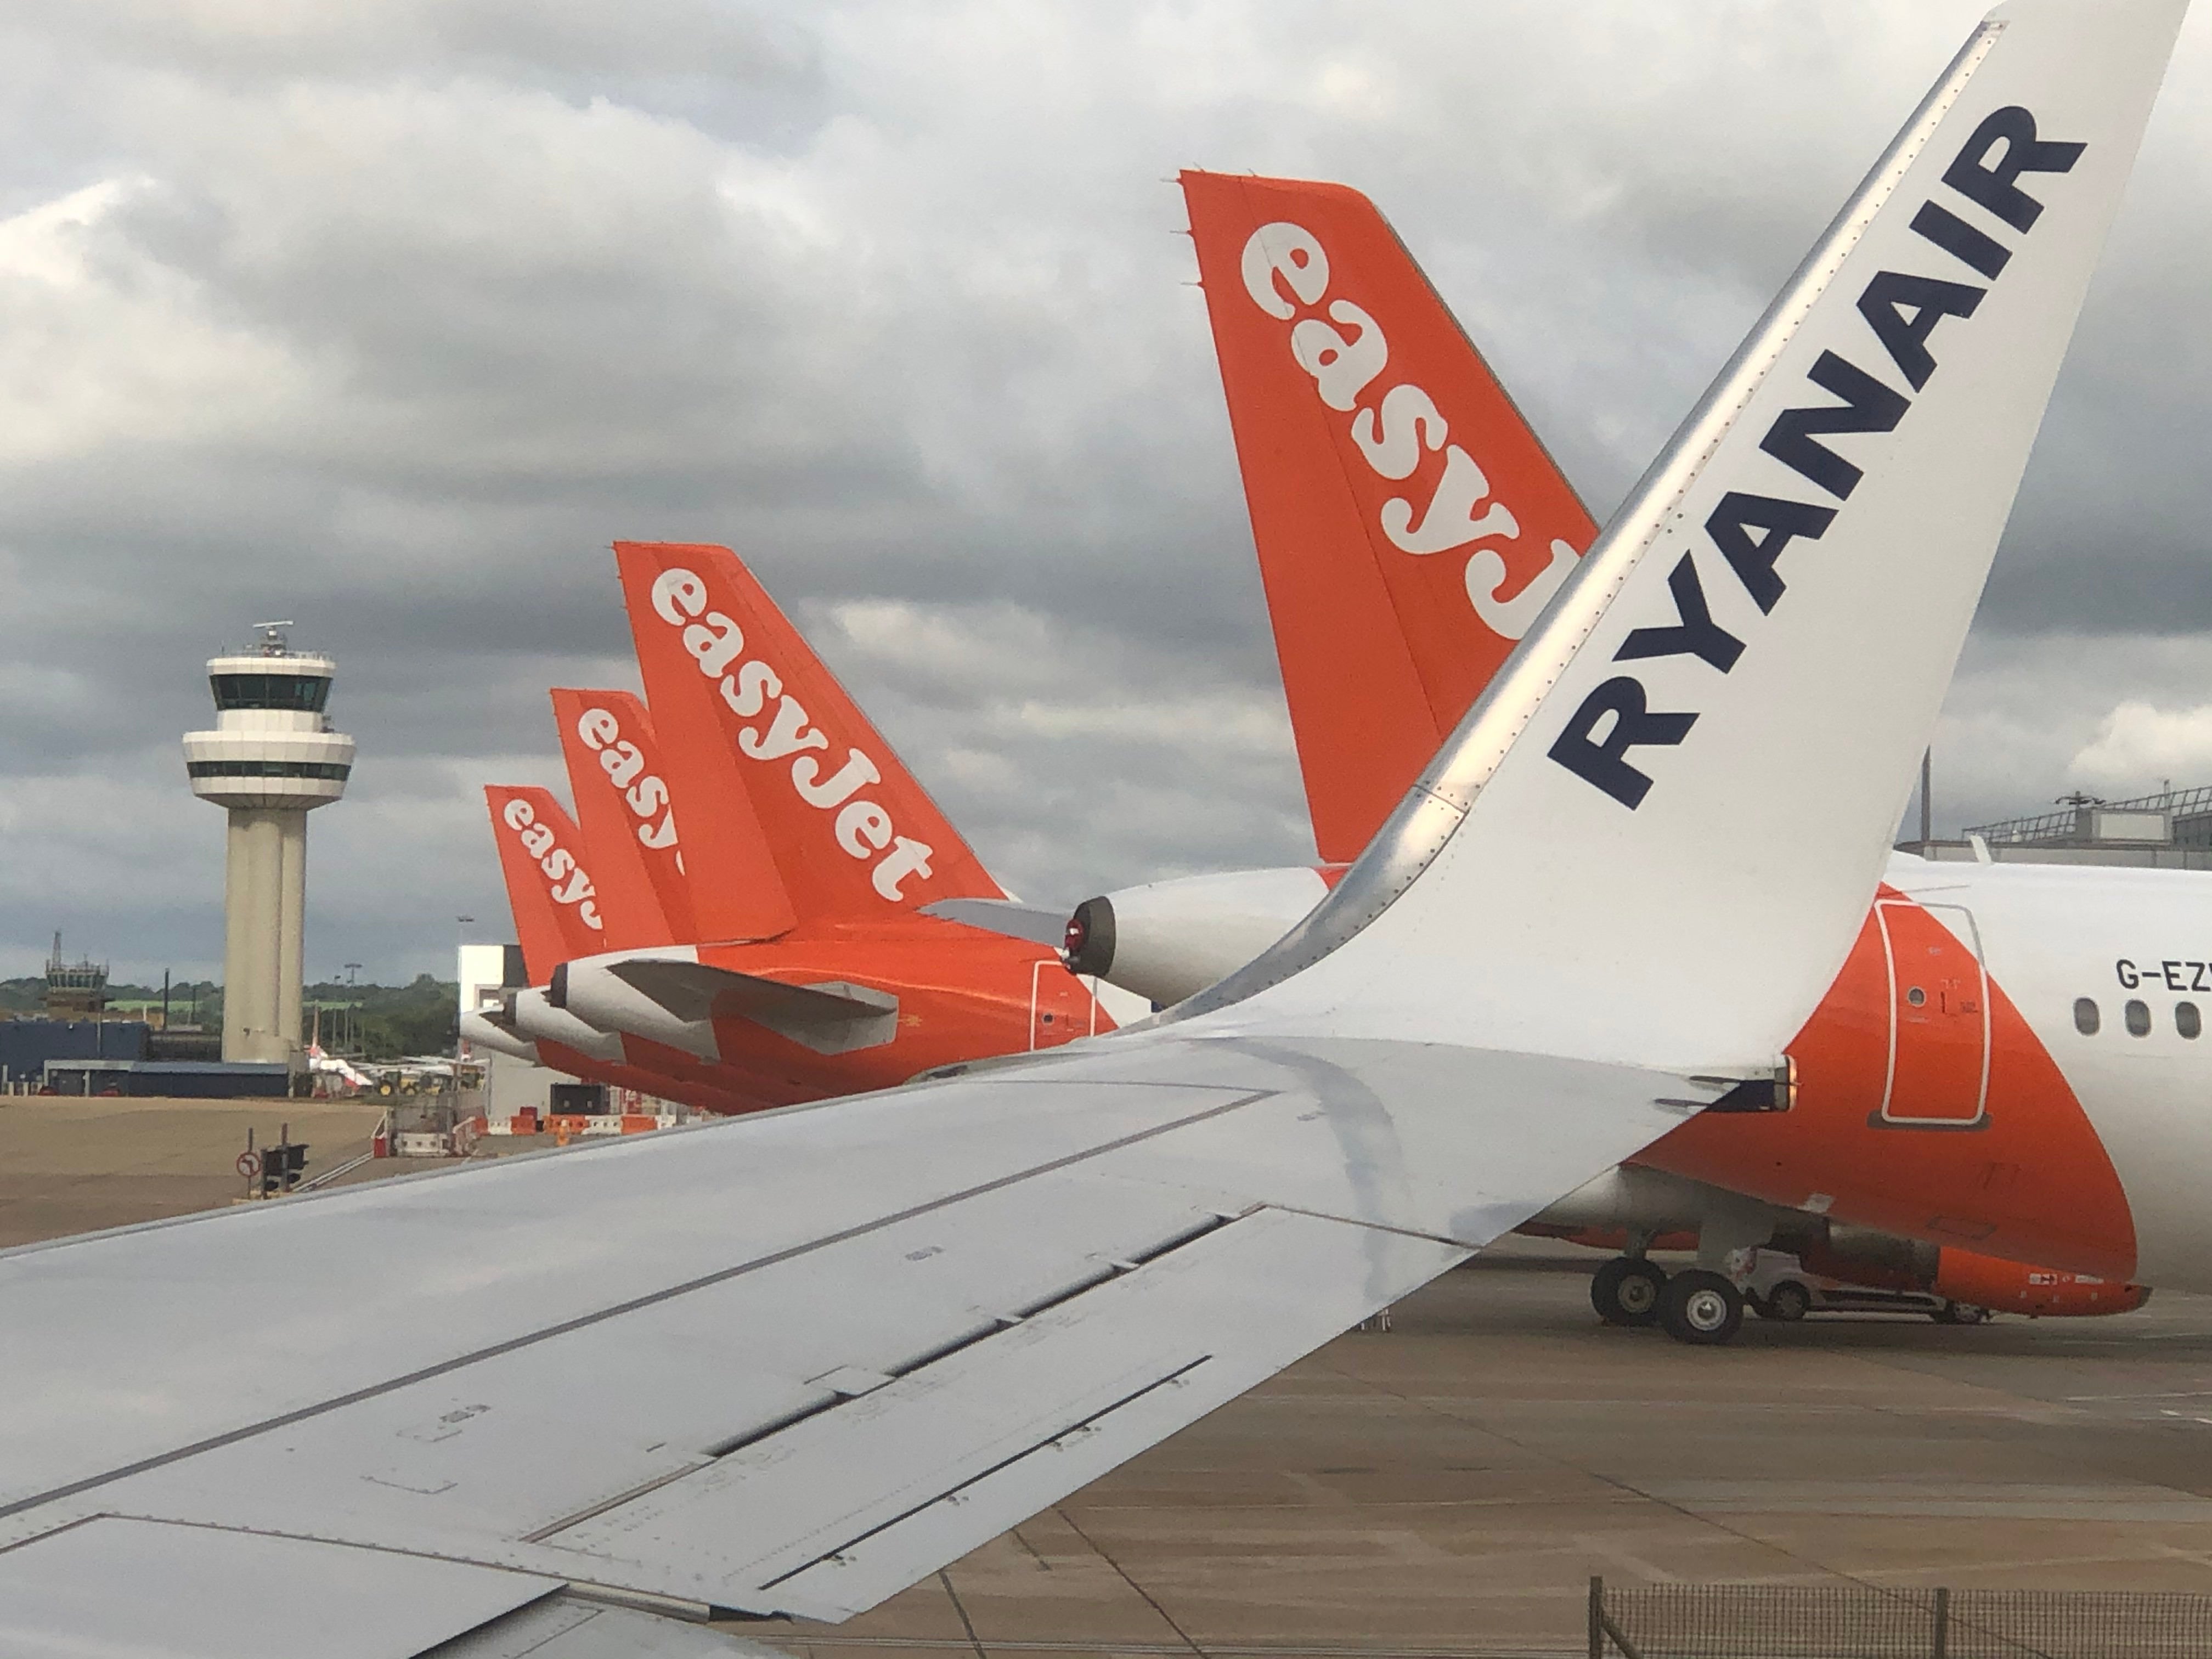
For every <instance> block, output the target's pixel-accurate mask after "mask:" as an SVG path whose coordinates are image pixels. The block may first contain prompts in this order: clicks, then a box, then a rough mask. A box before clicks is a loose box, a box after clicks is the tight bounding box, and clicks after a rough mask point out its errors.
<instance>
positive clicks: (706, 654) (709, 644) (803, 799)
mask: <svg viewBox="0 0 2212 1659" xmlns="http://www.w3.org/2000/svg"><path fill="white" fill-rule="evenodd" d="M615 556H616V559H617V563H618V564H619V565H620V567H621V570H622V580H623V602H624V603H625V604H626V605H628V606H629V617H630V629H631V632H632V633H633V634H634V635H635V637H636V641H637V654H638V661H639V663H640V664H641V666H643V668H644V670H645V674H646V696H647V698H648V699H649V700H650V701H651V702H652V704H653V714H654V718H655V720H656V721H657V722H658V726H659V731H660V733H661V737H662V740H663V743H664V745H665V747H667V748H668V749H670V750H671V751H673V750H675V749H676V747H677V745H678V743H679V742H681V743H682V744H684V748H685V751H686V753H687V755H689V756H690V757H696V758H694V759H693V761H692V765H693V766H695V767H696V768H698V769H704V768H706V767H708V765H710V764H719V765H720V766H722V767H725V768H729V767H735V768H738V769H741V772H742V775H743V777H744V786H745V788H746V789H747V791H748V792H749V793H750V798H751V801H752V808H753V811H755V812H756V813H757V814H758V821H759V823H760V826H761V828H762V829H763V831H764V832H765V844H766V845H767V846H768V847H769V848H773V849H774V854H775V865H776V867H777V868H778V869H780V870H781V872H783V880H784V884H785V887H786V888H787V890H788V892H789V894H790V902H791V903H792V905H793V907H794V908H795V912H796V914H797V915H799V916H800V917H802V918H812V917H817V916H836V917H844V918H865V917H870V916H878V915H890V914H893V913H896V912H901V911H911V910H916V909H919V908H921V906H923V905H925V904H928V903H930V902H933V901H934V900H938V899H945V898H956V897H961V898H964V897H987V898H997V897H1000V896H1002V895H1001V894H1000V889H999V886H998V884H997V883H995V882H994V881H993V880H992V879H991V878H990V876H989V874H988V873H987V872H986V871H985V870H984V868H983V866H982V864H981V861H980V860H977V858H976V857H975V854H974V853H973V852H971V851H969V848H968V844H967V842H964V841H963V840H962V839H961V838H960V835H959V832H958V831H957V830H956V829H953V827H952V825H951V821H950V820H948V819H947V818H946V817H945V815H944V814H943V813H942V812H941V811H939V810H938V807H937V804H936V802H934V801H933V800H932V799H930V798H929V795H928V793H927V791H926V790H924V789H923V788H922V787H921V784H919V783H918V782H916V781H915V779H914V777H913V776H912V775H910V774H909V773H908V771H907V769H906V768H905V766H904V765H902V763H900V761H899V758H898V757H897V756H896V755H895V754H893V753H892V752H891V750H890V745H889V744H886V743H884V740H883V738H882V736H881V735H880V734H879V733H878V732H877V731H876V729H875V727H874V726H872V725H871V724H870V723H869V721H868V719H867V716H866V715H865V714H862V713H861V712H860V708H859V706H858V705H857V704H855V703H854V702H853V700H852V698H851V696H848V694H847V692H846V690H845V688H844V687H843V686H842V685H840V684H838V683H837V679H836V676H835V675H833V674H832V673H830V671H829V669H828V668H827V667H826V666H824V665H823V662H822V660H821V659H820V658H818V657H817V656H816V655H815V654H814V652H813V650H812V649H811V647H809V646H808V645H807V643H806V641H805V640H804V639H803V638H801V637H800V635H799V630H798V629H795V628H793V626H792V625H791V623H789V621H787V619H786V618H785V617H784V614H783V613H782V611H779V610H778V609H776V606H775V601H774V600H773V599H769V596H768V593H767V592H766V590H764V589H763V587H762V586H761V585H760V583H759V582H758V581H757V580H755V579H754V577H753V574H752V573H751V572H750V570H748V569H746V568H745V567H744V563H743V562H741V561H740V560H739V559H738V556H737V555H736V554H734V553H732V552H731V551H730V550H729V549H727V548H726V547H706V546H694V545H680V544H668V543H644V542H618V543H617V544H615ZM679 734H680V735H679ZM685 789H686V793H687V794H688V793H689V784H688V782H687V783H686V785H685ZM684 833H685V835H686V836H687V837H691V838H692V839H693V840H694V844H695V845H696V835H695V832H694V831H692V830H691V829H689V828H687V829H685V831H684ZM695 890H696V878H695Z"/></svg>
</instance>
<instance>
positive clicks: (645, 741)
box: [553, 687, 699, 951]
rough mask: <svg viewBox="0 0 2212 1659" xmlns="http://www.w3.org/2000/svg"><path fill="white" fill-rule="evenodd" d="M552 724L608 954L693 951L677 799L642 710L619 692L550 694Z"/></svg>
mask: <svg viewBox="0 0 2212 1659" xmlns="http://www.w3.org/2000/svg"><path fill="white" fill-rule="evenodd" d="M553 721H554V724H555V725H556V726H558V727H559V728H560V732H561V758H562V760H563V761H565V762H567V763H568V793H570V794H571V795H573V796H574V798H575V801H576V821H577V823H580V825H581V826H582V827H583V831H584V842H585V845H586V848H589V849H590V852H591V855H592V873H593V874H594V875H595V876H597V877H598V878H599V914H600V915H601V916H602V917H603V918H604V919H605V921H606V925H607V927H606V932H607V943H606V948H607V949H608V950H610V951H629V950H635V949H641V948H643V947H646V946H649V945H672V944H676V943H678V942H681V943H684V944H690V943H692V942H694V941H696V939H698V937H699V935H698V933H697V932H696V929H695V928H694V927H693V923H692V920H691V894H690V890H689V888H688V887H687V885H686V884H685V882H684V865H683V849H682V848H681V847H680V846H679V845H678V842H677V829H676V805H675V795H674V792H673V789H672V788H671V785H670V783H669V781H668V774H667V769H666V768H665V766H664V765H663V764H662V762H661V756H660V746H659V744H658V743H657V742H656V741H655V740H654V738H653V720H652V718H651V717H650V716H649V715H648V714H647V713H646V709H645V704H644V703H643V702H641V701H640V700H639V699H638V698H636V697H635V696H631V695H630V694H629V692H627V691H578V690H568V689H565V688H559V687H556V689H555V690H554V692H553Z"/></svg>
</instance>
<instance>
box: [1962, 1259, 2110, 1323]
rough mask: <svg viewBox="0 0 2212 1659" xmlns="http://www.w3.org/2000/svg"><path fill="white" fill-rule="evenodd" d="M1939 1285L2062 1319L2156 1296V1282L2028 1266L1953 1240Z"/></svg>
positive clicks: (1973, 1298)
mask: <svg viewBox="0 0 2212 1659" xmlns="http://www.w3.org/2000/svg"><path fill="white" fill-rule="evenodd" d="M1935 1290H1936V1294H1937V1295H1938V1296H1947V1297H1950V1298H1951V1300H1952V1301H1954V1302H1971V1303H1972V1304H1974V1305H1975V1306H1976V1307H1978V1308H1993V1309H1996V1310H1997V1311H1999V1312H2001V1313H2022V1314H2033V1315H2036V1316H2039V1317H2043V1318H2057V1319H2064V1318H2080V1317H2082V1316H2093V1315H2098V1314H2116V1313H2127V1312H2130V1311H2131V1310H2134V1309H2136V1308H2140V1307H2142V1304H2144V1303H2146V1302H2148V1301H2149V1300H2150V1287H2149V1286H2148V1285H2118V1284H2114V1283H2113V1282H2112V1280H2111V1279H2094V1278H2092V1277H2090V1276H2089V1275H2088V1274H2087V1273H2060V1272H2059V1271H2057V1269H2056V1268H2053V1267H2022V1266H2021V1264H2020V1263H2019V1262H2017V1261H1999V1260H1997V1258H1996V1257H1995V1256H1990V1255H1975V1254H1974V1252H1973V1251H1972V1250H1958V1249H1952V1248H1951V1247H1950V1246H1949V1245H1948V1244H1947V1245H1945V1246H1944V1247H1943V1256H1942V1261H1941V1262H1940V1263H1939V1264H1938V1266H1937V1267H1936V1282H1935Z"/></svg>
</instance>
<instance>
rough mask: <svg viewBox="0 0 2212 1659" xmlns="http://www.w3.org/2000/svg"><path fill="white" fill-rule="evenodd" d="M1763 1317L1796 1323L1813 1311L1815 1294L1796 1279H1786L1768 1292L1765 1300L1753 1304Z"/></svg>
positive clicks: (1786, 1322)
mask: <svg viewBox="0 0 2212 1659" xmlns="http://www.w3.org/2000/svg"><path fill="white" fill-rule="evenodd" d="M1752 1305H1753V1307H1755V1308H1757V1309H1758V1310H1759V1317H1760V1318H1761V1319H1778V1320H1781V1321H1782V1322H1784V1323H1785V1324H1794V1323H1795V1322H1797V1321H1798V1320H1800V1319H1802V1318H1803V1317H1804V1316H1806V1315H1807V1314H1808V1313H1810V1312H1812V1311H1813V1294H1812V1292H1811V1291H1808V1290H1807V1289H1806V1288H1805V1287H1804V1286H1803V1285H1800V1284H1799V1283H1798V1282H1797V1281H1796V1279H1784V1280H1783V1281H1782V1282H1781V1283H1780V1284H1779V1285H1776V1286H1775V1287H1774V1288H1773V1289H1772V1290H1771V1291H1768V1292H1767V1293H1766V1299H1765V1301H1764V1302H1758V1303H1754V1304H1752Z"/></svg>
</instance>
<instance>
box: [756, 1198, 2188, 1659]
mask: <svg viewBox="0 0 2212 1659" xmlns="http://www.w3.org/2000/svg"><path fill="white" fill-rule="evenodd" d="M1510 1244H1511V1245H1512V1246H1513V1247H1515V1248H1514V1250H1513V1253H1512V1255H1510V1256H1508V1257H1507V1258H1506V1259H1504V1260H1499V1261H1481V1262H1478V1263H1476V1264H1475V1265H1474V1266H1473V1267H1468V1268H1466V1269H1463V1270H1462V1271H1461V1272H1458V1273H1452V1274H1449V1275H1448V1276H1447V1277H1446V1278H1445V1279H1443V1280H1442V1281H1440V1282H1438V1283H1437V1284H1436V1285H1431V1286H1430V1287H1429V1288H1428V1289H1426V1290H1425V1291H1421V1292H1420V1293H1419V1294H1418V1295H1417V1296H1415V1297H1412V1298H1411V1299H1409V1300H1408V1301H1407V1302H1406V1303H1405V1304H1402V1305H1401V1307H1400V1309H1399V1310H1398V1316H1397V1319H1396V1322H1395V1329H1394V1330H1392V1331H1391V1332H1389V1333H1388V1334H1382V1333H1375V1332H1364V1333H1354V1334H1350V1335H1346V1336H1345V1337H1342V1338H1340V1339H1339V1340H1337V1341H1335V1342H1334V1343H1332V1344H1330V1345H1329V1346H1328V1347H1326V1348H1324V1349H1322V1351H1321V1352H1319V1353H1317V1354H1316V1355H1314V1356H1312V1357H1311V1358H1309V1359H1307V1360H1305V1361H1304V1362H1302V1363H1301V1364H1297V1365H1295V1366H1293V1367H1292V1368H1291V1370H1288V1371H1286V1372H1285V1373H1284V1374H1283V1375H1282V1376H1279V1377H1277V1378H1276V1379H1275V1380H1274V1381H1273V1382H1272V1383H1268V1384H1267V1385H1266V1386H1264V1387H1262V1388H1261V1389H1257V1390H1255V1392H1253V1393H1252V1394H1250V1395H1246V1396H1245V1397H1244V1398H1243V1399H1242V1400H1240V1401H1237V1402H1235V1403H1234V1404H1232V1405H1231V1406H1229V1407H1225V1409H1223V1410H1222V1411H1220V1412H1218V1413H1215V1414H1214V1415H1213V1416H1212V1417H1211V1418H1209V1419H1206V1421H1204V1422H1201V1423H1200V1424H1198V1425H1195V1426H1194V1427H1193V1428H1191V1429H1189V1430H1188V1431H1185V1432H1184V1433H1183V1434H1182V1435H1179V1436H1177V1437H1176V1438H1175V1439H1173V1440H1171V1441H1169V1442H1167V1443H1165V1444H1164V1445H1161V1446H1159V1447H1157V1448H1155V1449H1153V1450H1152V1452H1150V1453H1148V1454H1146V1455H1145V1456H1143V1457H1140V1458H1139V1459H1137V1460H1136V1461H1135V1462H1132V1463H1129V1464H1127V1465H1126V1466H1125V1467H1124V1468H1121V1470H1119V1471H1118V1472H1117V1473H1115V1474H1113V1475H1110V1476H1109V1477H1108V1478H1107V1479H1105V1480H1101V1481H1099V1482H1097V1484H1095V1485H1093V1486H1090V1487H1087V1488H1085V1490H1084V1491H1082V1492H1078V1493H1076V1494H1075V1495H1074V1496H1073V1497H1071V1498H1068V1499H1067V1500H1066V1502H1064V1503H1062V1504H1059V1505H1058V1506H1057V1507H1056V1508H1054V1509H1053V1510H1050V1511H1048V1513H1046V1514H1043V1515H1041V1516H1037V1517H1036V1519H1034V1520H1032V1521H1030V1522H1025V1523H1024V1525H1022V1526H1021V1527H1019V1528H1016V1529H1015V1530H1014V1531H1013V1532H1012V1533H1010V1534H1006V1536H1004V1537H1002V1538H1000V1539H999V1540H997V1541H994V1542H993V1543H991V1544H988V1545H987V1546H985V1547H983V1548H981V1549H980V1550H978V1551H976V1552H975V1553H974V1554H972V1555H970V1556H969V1557H968V1558H967V1559H965V1560H963V1561H960V1562H958V1563H957V1564H955V1565H953V1566H952V1567H951V1569H950V1570H949V1571H946V1572H945V1573H941V1574H939V1575H938V1576H937V1577H935V1578H933V1579H931V1580H929V1581H928V1582H927V1583H923V1584H921V1585H918V1586H916V1587H915V1589H911V1590H908V1592H906V1593H905V1594H904V1595H901V1596H899V1597H897V1598H896V1599H895V1600H893V1601H890V1602H887V1603H885V1604H884V1606H883V1607H879V1608H878V1609H876V1610H875V1611H874V1612H872V1613H867V1614H866V1615H864V1616H862V1617H860V1618H859V1619H856V1620H852V1621H851V1622H849V1623H848V1624H846V1625H844V1626H838V1627H836V1628H834V1629H831V1628H827V1627H823V1626H805V1625H799V1624H787V1623H782V1622H771V1623H769V1624H765V1625H761V1624H756V1625H750V1626H733V1627H732V1628H738V1629H743V1630H744V1631H745V1632H747V1633H748V1634H751V1635H755V1636H758V1637H764V1638H766V1639H768V1640H769V1641H771V1642H773V1643H774V1644H775V1645H777V1646H779V1647H781V1648H785V1649H787V1650H790V1651H792V1652H793V1653H796V1654H801V1655H805V1656H808V1659H854V1656H855V1655H857V1654H858V1653H860V1652H861V1651H864V1650H865V1651H867V1652H870V1653H873V1652H876V1651H879V1650H898V1649H905V1650H912V1651H914V1652H915V1653H917V1654H920V1653H924V1652H936V1651H941V1650H948V1649H958V1650H967V1651H969V1652H971V1653H973V1654H975V1655H977V1656H979V1659H980V1656H982V1655H985V1654H987V1653H998V1652H1003V1653H1018V1652H1028V1651H1038V1650H1048V1651H1052V1652H1054V1653H1058V1652H1062V1651H1080V1652H1085V1653H1099V1654H1108V1653H1190V1652H1192V1651H1194V1650H1202V1651H1211V1652H1222V1653H1284V1654H1302V1655H1313V1654H1324V1653H1347V1654H1359V1655H1382V1654H1390V1655H1405V1654H1438V1655H1462V1654H1477V1653H1480V1654H1490V1653H1504V1652H1516V1651H1544V1650H1576V1651H1578V1650H1581V1648H1582V1645H1583V1618H1584V1613H1583V1601H1584V1596H1585V1595H1586V1587H1587V1584H1588V1581H1589V1576H1590V1575H1591V1574H1593V1573H1597V1574H1602V1575H1603V1576H1604V1577H1606V1578H1607V1581H1608V1582H1612V1583H1622V1584H1635V1583H1665V1582H1669V1581H1674V1580H1682V1581H1691V1582H1728V1583H1742V1582H1756V1581H1765V1582H1771V1583H1836V1582H1838V1581H1839V1580H1857V1581H1861V1582H1865V1583H1881V1584H1894V1585H1924V1586H1934V1585H1938V1584H1945V1585H1950V1586H1953V1587H1960V1588H1963V1587H1977V1588H1992V1589H1994V1588H2032V1589H2182V1590H2191V1591H2196V1592H2199V1593H2212V1298H2207V1297H2184V1296H2171V1295H2169V1296H2160V1297H2154V1299H2153V1300H2152V1302H2151V1304H2150V1305H2149V1306H2148V1308H2146V1309H2144V1310H2142V1311H2141V1312H2138V1313H2134V1314H2127V1315H2122V1316H2118V1317H2115V1318H2112V1319H2107V1320H2073V1321H2057V1320H2053V1321H2043V1322H2032V1321H2027V1320H2003V1321H2001V1322H1997V1323H1995V1324H1992V1325H1988V1326H1983V1327H1978V1328H1960V1327H1944V1326H1938V1325H1936V1324H1934V1323H1932V1322H1929V1321H1928V1320H1926V1319H1924V1318H1899V1317H1894V1316H1890V1317H1884V1316H1857V1317H1845V1316H1815V1317H1814V1318H1812V1319H1809V1320H1808V1321H1806V1322H1804V1323H1802V1324H1800V1325H1771V1324H1763V1323H1759V1322H1752V1323H1750V1324H1748V1325H1747V1327H1746V1329H1745V1332H1744V1334H1743V1338H1742V1340H1741V1342H1740V1343H1739V1344H1738V1345H1737V1346H1735V1347H1734V1348H1732V1349H1727V1350H1714V1349H1691V1348H1686V1347H1683V1346H1679V1345H1677V1344H1675V1343H1674V1342H1671V1341H1669V1340H1668V1339H1667V1338H1665V1337H1664V1336H1662V1335H1661V1334H1658V1333H1657V1332H1656V1331H1650V1330H1644V1331H1630V1330H1613V1329H1607V1328H1602V1327H1601V1326H1599V1324H1598V1323H1597V1322H1596V1320H1595V1318H1594V1317H1593V1316H1592V1315H1591V1313H1590V1310H1589V1302H1588V1300H1587V1287H1588V1273H1589V1268H1590V1267H1592V1266H1594V1265H1595V1261H1596V1260H1597V1258H1596V1257H1595V1256H1594V1255H1589V1254H1587V1253H1577V1255H1574V1256H1571V1257H1567V1256H1563V1255H1561V1254H1560V1253H1561V1252H1565V1251H1567V1250H1571V1249H1572V1247H1571V1246H1529V1245H1525V1244H1523V1243H1522V1241H1518V1240H1515V1241H1510Z"/></svg>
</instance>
